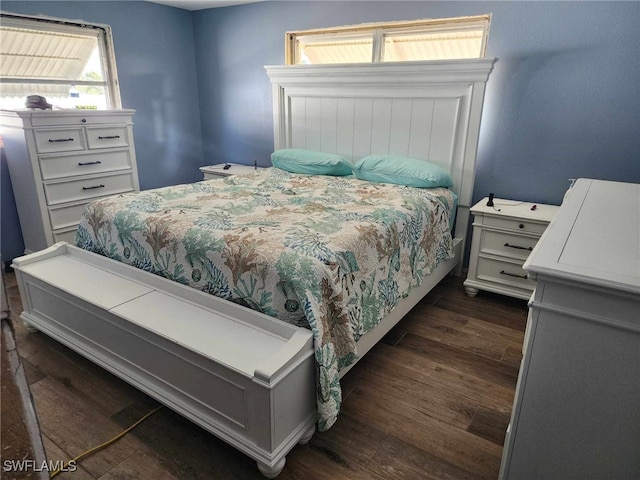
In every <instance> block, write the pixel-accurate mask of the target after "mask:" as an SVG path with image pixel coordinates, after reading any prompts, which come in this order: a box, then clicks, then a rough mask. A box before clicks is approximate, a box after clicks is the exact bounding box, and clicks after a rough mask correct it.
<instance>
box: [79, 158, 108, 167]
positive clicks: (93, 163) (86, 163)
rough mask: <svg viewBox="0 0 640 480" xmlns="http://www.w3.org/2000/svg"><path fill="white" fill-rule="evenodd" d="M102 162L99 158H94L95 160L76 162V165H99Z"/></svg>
mask: <svg viewBox="0 0 640 480" xmlns="http://www.w3.org/2000/svg"><path fill="white" fill-rule="evenodd" d="M101 163H102V162H101V161H100V160H96V161H95V162H78V165H80V166H81V167H83V166H85V165H99V164H101Z"/></svg>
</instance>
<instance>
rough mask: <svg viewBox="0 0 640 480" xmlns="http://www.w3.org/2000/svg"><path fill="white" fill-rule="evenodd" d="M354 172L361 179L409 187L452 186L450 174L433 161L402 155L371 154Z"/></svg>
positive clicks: (357, 165)
mask: <svg viewBox="0 0 640 480" xmlns="http://www.w3.org/2000/svg"><path fill="white" fill-rule="evenodd" d="M353 174H354V175H355V176H356V177H357V178H359V179H360V180H368V181H370V182H378V183H395V184H397V185H406V186H408V187H418V188H435V187H445V188H448V187H451V186H453V180H451V177H450V176H449V174H448V173H447V172H446V171H444V170H443V169H442V168H440V167H439V166H437V165H434V164H433V163H429V162H427V161H425V160H418V159H417V158H409V157H402V156H400V155H371V156H369V157H364V158H361V159H360V160H358V162H357V163H356V165H355V167H353Z"/></svg>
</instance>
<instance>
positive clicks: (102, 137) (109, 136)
mask: <svg viewBox="0 0 640 480" xmlns="http://www.w3.org/2000/svg"><path fill="white" fill-rule="evenodd" d="M87 143H88V144H89V148H111V147H127V146H128V145H129V138H128V135H127V127H125V126H121V127H87Z"/></svg>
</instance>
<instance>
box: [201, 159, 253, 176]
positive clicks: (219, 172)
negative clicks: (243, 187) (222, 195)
mask: <svg viewBox="0 0 640 480" xmlns="http://www.w3.org/2000/svg"><path fill="white" fill-rule="evenodd" d="M225 165H231V167H229V168H228V169H227V170H225V169H224V166H225ZM256 170H261V167H257V168H256V167H253V166H250V165H239V164H237V163H218V164H216V165H208V166H206V167H200V171H201V172H202V174H203V176H204V179H205V180H211V179H213V178H222V177H230V176H232V175H243V174H245V175H246V174H247V173H253V172H255V171H256Z"/></svg>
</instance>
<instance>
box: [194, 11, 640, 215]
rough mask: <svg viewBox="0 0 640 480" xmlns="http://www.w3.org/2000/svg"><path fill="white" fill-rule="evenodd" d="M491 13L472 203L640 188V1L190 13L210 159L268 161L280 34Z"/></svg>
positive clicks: (550, 199) (281, 50)
mask: <svg viewBox="0 0 640 480" xmlns="http://www.w3.org/2000/svg"><path fill="white" fill-rule="evenodd" d="M484 13H492V14H493V18H492V22H491V32H490V35H489V44H488V53H487V56H489V57H497V58H498V62H497V63H496V65H495V69H494V71H493V73H492V74H491V76H490V78H489V83H488V85H487V94H486V98H485V108H484V116H483V124H482V130H481V137H480V143H479V152H478V161H477V168H476V173H477V174H476V183H475V193H474V200H479V199H481V198H482V197H483V196H486V195H487V194H488V193H489V192H493V193H495V194H496V196H498V197H504V198H513V199H521V200H529V201H534V202H547V203H554V204H559V203H560V202H561V200H562V197H563V194H564V192H565V190H566V188H567V186H568V182H567V179H568V178H576V177H591V178H601V179H609V180H618V181H628V182H636V183H640V90H639V89H640V55H639V54H638V48H639V47H640V28H638V25H640V3H638V2H619V3H616V2H400V1H395V2H376V1H374V2H361V1H358V2H265V3H257V4H249V5H243V6H238V7H232V8H223V9H214V10H204V11H199V12H195V13H194V27H195V42H196V43H195V50H196V56H197V57H196V58H197V64H198V84H199V85H200V105H201V110H200V111H201V115H202V119H201V123H202V131H203V142H204V143H203V148H204V151H205V153H206V155H205V158H207V157H210V158H215V159H216V160H219V161H222V160H226V161H235V162H239V163H251V162H253V160H254V159H257V160H258V162H259V163H261V164H268V156H269V153H270V152H271V149H272V147H273V143H272V139H271V137H272V117H271V115H272V113H271V109H272V105H271V92H270V86H269V82H268V79H267V76H266V74H265V72H264V69H263V65H265V64H282V63H283V62H284V32H285V31H287V30H302V29H306V28H315V27H329V26H336V25H346V24H355V23H365V22H378V21H387V20H407V19H418V18H437V17H454V16H464V15H476V14H484Z"/></svg>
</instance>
